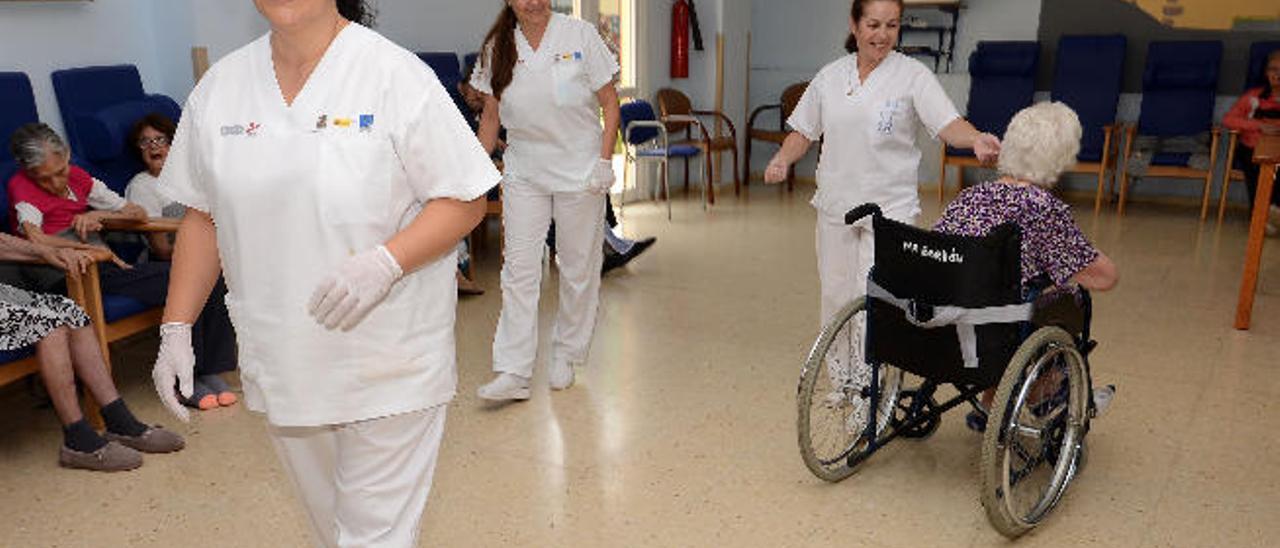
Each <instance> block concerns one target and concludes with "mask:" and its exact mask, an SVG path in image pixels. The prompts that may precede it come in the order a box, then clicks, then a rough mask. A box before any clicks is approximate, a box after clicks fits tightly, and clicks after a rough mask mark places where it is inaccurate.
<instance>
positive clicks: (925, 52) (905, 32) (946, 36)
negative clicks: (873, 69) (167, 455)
mask: <svg viewBox="0 0 1280 548" xmlns="http://www.w3.org/2000/svg"><path fill="white" fill-rule="evenodd" d="M904 4H905V7H906V10H904V12H903V14H902V27H901V31H900V33H899V35H898V49H899V50H900V51H901V52H902V53H905V54H907V55H911V56H916V57H929V58H931V59H933V71H934V72H938V71H939V70H941V69H942V68H943V67H944V66H945V68H946V71H947V72H951V66H952V62H953V60H954V57H955V51H956V29H957V28H959V26H960V10H961V9H963V8H964V6H963V5H962V4H961V3H960V0H904ZM924 12H941V13H942V14H943V15H944V16H945V19H946V20H945V22H942V23H935V22H931V21H929V20H928V19H917V17H918V15H919V14H921V13H924ZM917 20H919V21H923V23H922V24H911V23H912V22H914V21H917ZM919 34H926V35H936V36H937V46H936V47H935V46H933V45H932V44H930V45H915V44H913V45H904V44H903V40H904V39H906V38H907V36H909V35H919ZM944 61H945V62H946V64H945V65H944V64H943V62H944Z"/></svg>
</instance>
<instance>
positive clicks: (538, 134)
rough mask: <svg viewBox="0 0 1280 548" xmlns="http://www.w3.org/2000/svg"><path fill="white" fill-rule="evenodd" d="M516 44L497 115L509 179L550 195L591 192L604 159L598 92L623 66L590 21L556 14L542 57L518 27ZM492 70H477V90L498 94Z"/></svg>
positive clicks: (474, 82) (474, 81) (480, 67)
mask: <svg viewBox="0 0 1280 548" xmlns="http://www.w3.org/2000/svg"><path fill="white" fill-rule="evenodd" d="M515 41H516V52H517V54H518V60H517V62H516V66H515V71H514V75H513V78H512V80H511V84H510V85H509V86H507V88H506V89H505V90H503V92H502V98H501V101H500V102H499V109H498V116H499V118H501V120H502V126H503V127H505V128H507V150H506V152H505V153H504V154H503V157H502V159H503V164H504V167H505V169H506V175H507V177H508V179H509V180H511V181H519V182H520V183H523V184H536V185H539V186H540V187H541V188H542V189H543V190H546V191H549V192H575V191H582V190H585V189H586V187H587V179H588V178H589V177H590V175H591V170H592V169H593V168H594V167H595V165H596V162H597V161H598V160H599V159H600V146H601V142H600V138H601V135H600V134H601V129H600V103H599V101H598V100H597V99H596V91H597V90H599V89H600V88H603V87H604V86H605V85H607V84H609V83H610V82H612V81H613V78H614V76H616V75H617V74H618V62H617V60H616V59H615V58H614V56H613V54H612V53H611V52H610V51H609V48H608V46H606V45H605V44H604V40H601V39H600V34H599V33H598V32H597V31H596V29H595V28H594V27H592V26H591V24H590V23H586V22H584V21H582V20H580V19H574V18H572V17H568V16H565V15H561V14H558V13H556V14H552V16H551V20H550V21H549V22H548V23H547V29H546V31H544V33H543V35H542V42H541V43H540V44H539V45H538V49H537V50H536V51H535V50H534V49H533V47H532V46H530V45H529V41H528V40H527V39H525V36H524V32H522V31H520V30H519V29H516V31H515ZM490 66H491V65H490V64H489V63H487V62H482V63H479V64H477V65H476V68H475V72H474V73H473V74H472V76H471V85H472V86H473V87H475V88H476V89H477V90H479V91H481V92H482V93H486V94H489V95H493V87H492V85H491V83H490V82H491V78H492V77H491V75H490V70H489V68H488V67H490Z"/></svg>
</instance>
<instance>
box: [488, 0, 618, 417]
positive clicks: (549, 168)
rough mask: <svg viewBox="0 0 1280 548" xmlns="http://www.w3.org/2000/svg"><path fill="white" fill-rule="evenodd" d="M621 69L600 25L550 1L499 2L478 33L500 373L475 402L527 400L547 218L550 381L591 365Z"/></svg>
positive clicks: (567, 380)
mask: <svg viewBox="0 0 1280 548" xmlns="http://www.w3.org/2000/svg"><path fill="white" fill-rule="evenodd" d="M618 70H619V69H618V63H617V60H616V59H614V57H613V55H612V54H611V53H610V52H609V49H608V47H607V46H605V44H604V41H603V40H601V39H600V35H599V34H598V33H597V32H596V29H595V27H594V26H593V25H591V24H589V23H586V22H583V21H580V20H578V19H574V18H571V17H567V16H564V15H560V14H553V13H552V12H551V4H550V2H549V1H548V0H506V2H505V5H504V6H503V8H502V12H501V13H500V14H499V15H498V20H497V22H495V23H494V25H493V28H492V29H491V30H490V31H489V34H488V36H487V37H486V38H485V45H484V49H483V52H482V54H481V61H480V64H479V66H477V67H476V70H475V74H473V75H472V79H471V84H472V85H473V86H474V87H475V88H476V89H477V90H479V91H480V92H481V93H483V94H484V95H485V106H484V109H483V111H482V113H481V115H480V116H481V118H480V142H481V143H482V144H483V145H484V147H485V150H487V151H492V150H493V148H494V147H495V146H496V144H497V140H498V128H499V126H502V127H505V128H506V129H507V151H506V154H505V155H504V157H503V160H504V167H505V171H506V173H505V174H504V178H503V181H502V200H503V204H502V221H503V226H504V227H505V231H504V238H505V249H504V255H503V257H504V262H503V265H502V314H501V316H500V317H499V319H498V329H497V334H496V335H495V336H494V340H493V370H494V372H495V373H496V374H497V377H495V378H494V379H493V380H492V381H490V382H489V383H488V384H485V385H484V386H482V387H480V389H479V391H478V395H479V396H480V397H481V398H484V399H488V400H497V401H506V400H524V399H528V398H529V394H530V392H529V381H530V379H531V378H532V377H533V370H534V362H535V361H536V359H537V352H538V296H539V293H540V292H541V291H540V286H541V283H542V256H543V249H544V243H543V242H544V239H545V238H546V235H547V228H548V227H549V226H550V224H551V221H552V219H554V220H555V224H556V227H557V230H556V259H557V264H558V265H559V269H560V310H559V313H558V314H557V317H556V327H555V335H554V338H553V343H552V344H553V348H552V355H551V359H550V363H551V366H550V371H549V373H550V375H549V376H550V384H551V388H553V389H556V390H563V389H566V388H569V387H570V386H572V385H573V381H574V367H575V366H578V365H582V364H583V363H585V362H586V359H587V352H588V350H589V348H590V346H591V336H592V333H593V332H594V330H595V322H596V311H597V307H598V305H599V300H600V269H601V260H602V255H601V252H600V251H601V246H602V245H603V243H602V239H603V237H604V227H603V224H602V223H603V220H604V207H605V195H606V194H607V193H608V192H609V188H610V187H611V186H613V183H614V180H615V178H614V173H613V164H612V158H613V149H614V145H615V143H616V142H617V138H618V125H619V123H620V120H621V113H620V109H619V107H618V94H617V90H616V89H615V88H614V85H615V83H616V81H617V80H616V78H617V74H618ZM602 109H603V111H604V117H603V119H604V125H603V127H601V122H600V121H601V115H600V113H601V110H602Z"/></svg>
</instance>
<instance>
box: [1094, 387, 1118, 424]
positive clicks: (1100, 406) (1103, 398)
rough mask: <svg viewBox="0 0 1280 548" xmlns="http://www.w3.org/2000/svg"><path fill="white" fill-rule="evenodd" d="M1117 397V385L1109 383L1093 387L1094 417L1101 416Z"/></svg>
mask: <svg viewBox="0 0 1280 548" xmlns="http://www.w3.org/2000/svg"><path fill="white" fill-rule="evenodd" d="M1115 399H1116V385H1114V384H1108V385H1106V386H1102V387H1099V388H1094V389H1093V418H1095V419H1096V418H1098V417H1101V416H1102V415H1103V414H1104V413H1106V412H1107V408H1108V407H1111V402H1112V401H1114V400H1115Z"/></svg>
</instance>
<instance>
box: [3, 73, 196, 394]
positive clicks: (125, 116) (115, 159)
mask: <svg viewBox="0 0 1280 548" xmlns="http://www.w3.org/2000/svg"><path fill="white" fill-rule="evenodd" d="M52 80H53V89H54V93H55V95H56V97H57V100H58V110H59V111H60V114H61V115H62V121H63V126H64V133H65V137H66V140H67V144H68V145H69V146H70V147H71V153H72V158H73V162H74V163H75V164H76V165H79V166H81V167H83V168H85V169H86V170H87V171H89V172H90V173H91V174H93V176H94V177H97V178H98V179H100V180H102V181H103V182H104V183H106V184H107V185H108V186H110V187H111V188H112V189H114V190H115V191H117V192H120V193H122V194H123V193H124V189H125V186H126V185H128V183H129V180H130V179H132V178H133V176H134V175H136V174H137V173H138V172H140V171H142V169H143V166H142V162H141V161H140V160H139V159H138V158H136V157H135V155H134V154H132V152H131V150H130V148H129V147H130V146H132V144H131V143H127V142H125V141H126V140H127V136H128V134H129V131H130V129H131V128H132V126H133V124H134V122H136V121H137V120H138V119H139V118H141V117H142V116H144V115H146V114H149V113H159V114H164V115H166V116H168V117H170V118H172V119H173V120H175V121H177V120H178V119H179V117H180V116H181V109H180V108H179V107H178V104H177V102H176V101H174V100H173V99H172V98H169V97H167V96H164V95H156V94H148V93H146V92H145V91H143V87H142V77H141V76H140V75H139V73H138V69H137V68H136V67H134V66H133V65H114V66H103V67H84V68H74V69H67V70H59V71H56V72H54V73H53V74H52ZM38 121H40V116H39V113H38V111H37V109H36V100H35V94H34V92H33V90H32V87H31V80H30V78H28V77H27V75H26V74H24V73H21V72H0V140H2V141H3V145H4V146H2V147H0V185H3V186H2V187H0V230H3V231H8V230H10V229H11V227H12V225H11V224H10V219H9V214H10V204H9V193H8V188H7V187H8V183H9V179H11V178H12V176H13V175H14V173H15V172H16V170H17V166H16V164H15V162H14V160H13V157H12V156H11V154H10V153H9V147H8V139H9V136H10V135H12V134H13V132H14V130H16V129H17V128H18V127H20V126H22V125H24V124H27V123H32V122H38ZM68 296H69V297H71V298H72V299H73V300H75V301H76V302H77V303H78V304H79V305H80V306H81V307H83V308H84V309H85V311H86V312H87V313H88V314H89V317H90V318H91V319H92V320H93V324H94V328H95V330H96V331H97V334H98V339H99V341H100V343H101V344H102V351H103V356H104V357H105V358H106V363H107V364H108V365H109V364H110V363H111V361H110V353H109V349H108V346H107V345H108V344H109V343H111V342H114V341H117V340H120V339H123V338H125V337H129V336H131V335H133V334H136V333H138V332H141V331H143V330H145V329H149V328H151V327H154V326H155V325H158V324H159V322H160V316H161V312H162V311H161V310H160V309H158V308H148V307H147V306H145V305H143V304H142V303H140V302H138V301H136V300H134V299H131V298H129V297H125V296H122V295H112V294H105V295H104V294H102V293H101V291H100V289H99V284H98V276H97V268H96V265H94V267H93V268H91V269H90V272H89V274H88V275H86V276H83V277H81V278H79V279H69V280H68ZM33 355H34V351H33V349H32V348H24V349H19V350H16V351H11V352H0V386H2V385H4V384H8V383H9V382H13V381H15V380H18V379H21V378H23V377H25V376H27V375H30V374H32V373H34V372H35V371H37V370H38V364H37V363H36V362H35V359H34V357H33Z"/></svg>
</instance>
